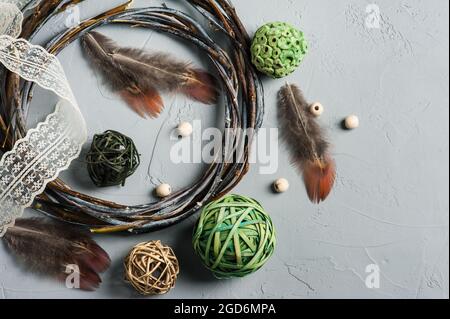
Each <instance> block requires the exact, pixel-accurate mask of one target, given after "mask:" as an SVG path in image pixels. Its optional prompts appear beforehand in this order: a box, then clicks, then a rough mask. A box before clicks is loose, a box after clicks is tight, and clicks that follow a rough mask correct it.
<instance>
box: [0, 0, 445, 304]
mask: <svg viewBox="0 0 450 319" xmlns="http://www.w3.org/2000/svg"><path fill="white" fill-rule="evenodd" d="M88 2H89V3H88V4H84V5H82V7H81V14H82V16H89V15H92V14H93V13H95V12H97V11H99V10H101V7H102V8H103V7H107V6H109V5H112V4H113V3H117V2H120V1H117V0H115V1H105V0H102V1H100V0H97V1H88ZM375 2H376V4H377V5H378V6H379V7H380V10H381V11H380V12H381V25H380V28H379V29H370V28H367V26H366V24H365V19H366V16H367V14H366V6H367V5H368V4H370V3H372V2H371V1H362V0H341V1H333V0H320V1H317V0H314V1H313V0H301V1H300V0H298V1H294V0H278V1H266V0H264V1H261V0H245V1H244V0H235V1H234V3H235V5H236V7H237V9H238V12H239V14H240V16H241V17H242V20H243V21H244V23H245V25H246V27H247V29H248V30H249V32H250V33H253V32H255V31H256V29H257V28H258V26H260V25H261V24H263V23H265V22H270V21H276V20H281V21H288V22H291V23H293V24H295V25H297V26H298V27H299V28H301V29H302V30H303V31H304V32H305V33H306V35H307V38H308V40H309V43H310V47H311V49H310V52H309V54H308V56H307V58H306V59H305V61H304V62H303V64H302V66H301V67H300V68H299V70H298V71H297V72H296V73H295V74H293V75H292V76H290V77H289V78H288V79H287V80H288V81H289V82H291V83H297V84H298V85H299V86H300V87H302V88H303V90H304V91H305V94H306V96H307V97H308V98H309V99H310V100H311V101H315V100H318V101H321V102H322V103H323V104H324V106H325V108H326V112H325V114H324V115H323V116H322V117H321V119H320V121H321V122H322V123H323V124H324V125H325V126H327V127H328V128H329V133H330V136H331V139H332V142H333V145H334V149H333V153H334V156H335V158H336V161H337V167H338V180H337V185H336V187H335V190H334V192H333V193H332V195H331V196H330V198H329V199H328V200H327V201H326V202H325V203H323V204H321V205H319V206H314V205H312V204H310V202H309V201H308V200H307V197H306V194H305V190H304V186H303V183H302V180H301V178H300V177H299V176H298V175H297V173H296V172H295V170H294V169H293V168H292V167H291V166H290V164H289V159H288V156H287V153H286V152H285V150H284V147H283V146H280V152H279V168H278V171H277V172H276V173H275V174H273V175H261V174H259V166H258V165H257V164H256V165H253V167H252V170H251V172H250V173H249V175H248V176H247V178H246V179H245V180H244V181H243V182H242V183H241V184H240V185H239V186H238V187H237V188H236V189H235V190H234V192H236V193H240V194H244V195H248V196H252V197H254V198H257V199H258V200H260V201H261V202H262V204H263V205H264V206H265V208H266V209H267V211H268V212H269V213H270V214H271V216H272V218H273V220H274V223H275V225H276V228H277V230H278V243H279V244H278V247H277V250H276V253H275V255H274V257H273V258H272V259H271V260H270V261H269V263H268V264H267V265H266V266H265V267H264V268H263V269H262V270H261V271H259V272H258V273H256V274H254V275H252V276H249V277H247V278H244V279H238V280H228V281H219V280H216V279H214V277H213V276H212V275H211V274H210V273H209V272H208V271H207V270H205V269H204V268H203V267H202V265H201V264H200V262H199V260H198V258H197V257H196V256H195V255H194V254H193V252H192V249H191V246H190V241H191V234H192V226H193V223H194V221H195V218H191V219H190V220H188V221H185V222H183V223H182V224H180V225H177V226H175V227H172V228H170V229H166V230H164V231H160V232H156V233H151V234H146V235H141V236H134V237H132V236H126V235H116V236H100V237H96V239H97V240H98V242H99V243H100V244H101V245H102V246H103V247H104V248H105V249H106V250H107V251H108V253H109V254H110V256H111V258H112V260H113V265H112V267H111V269H110V270H109V271H108V272H107V273H105V274H104V275H103V281H104V283H103V285H102V286H101V288H100V289H99V290H98V291H96V292H94V293H86V292H81V291H76V290H70V289H66V288H63V287H61V286H60V285H58V284H57V283H54V282H52V281H51V280H47V279H44V278H39V277H36V276H34V275H33V274H30V273H26V272H24V271H22V270H21V269H19V268H18V267H17V266H16V264H15V263H14V260H13V259H12V258H11V257H10V256H9V255H8V253H7V252H6V251H5V250H4V247H3V246H2V245H0V298H135V297H139V296H138V295H137V294H136V293H135V292H134V291H133V290H132V289H131V288H129V287H128V286H127V285H126V284H124V283H123V281H122V277H123V276H122V272H123V270H122V260H123V258H124V257H125V255H126V254H127V252H128V251H129V249H130V248H131V247H132V246H133V245H135V244H137V243H139V242H143V241H148V240H153V239H160V240H162V241H163V242H164V243H166V244H168V245H171V246H172V247H173V248H174V250H175V252H176V254H177V255H178V257H179V260H180V263H181V274H180V277H179V280H178V282H177V286H176V288H175V289H174V290H173V291H172V292H171V293H170V294H168V295H166V296H164V297H160V298H334V297H339V298H448V297H449V246H448V243H449V199H448V192H449V183H448V181H449V170H448V163H449V157H448V156H449V145H448V136H449V122H448V117H449V73H448V72H449V65H448V63H449V62H448V61H449V33H448V32H449V31H448V30H449V17H448V12H449V3H448V1H446V0H433V1H422V0H400V1H388V0H378V1H375ZM158 3H160V1H145V0H141V1H136V6H146V5H157V4H158ZM166 3H167V4H168V5H170V6H173V5H176V6H181V7H182V6H183V5H182V2H181V1H172V0H167V1H166ZM180 3H181V4H180ZM57 25H58V23H56V22H55V23H54V24H52V26H51V27H49V28H46V30H43V33H42V34H41V36H40V37H39V39H37V42H39V41H43V40H45V39H47V38H48V36H49V35H50V34H52V33H54V32H55V30H57ZM101 31H102V32H105V33H106V34H108V35H110V36H111V37H113V38H114V39H115V40H117V41H119V42H120V43H121V44H123V45H131V46H137V47H145V48H148V49H155V48H156V49H160V50H164V51H169V52H174V53H175V54H177V55H178V56H180V57H182V58H187V59H192V60H193V61H194V62H196V63H199V62H200V61H203V60H205V59H204V58H203V59H202V57H201V56H199V55H198V54H197V53H198V52H196V51H195V50H193V49H192V48H191V47H190V46H189V45H187V44H185V43H182V42H179V41H175V40H174V39H171V38H168V37H166V36H163V35H160V34H157V33H153V32H149V31H148V30H138V29H134V30H133V31H130V29H127V28H124V27H104V28H102V29H101ZM60 57H61V61H62V63H63V65H64V67H65V69H66V73H67V75H68V78H69V80H70V82H71V84H72V87H73V89H74V92H75V95H76V96H77V98H78V101H79V104H80V106H81V108H82V111H83V113H84V114H85V115H86V119H87V122H88V125H89V132H90V134H91V136H92V135H93V134H95V133H98V132H101V131H104V130H106V129H116V130H119V131H122V132H124V133H126V134H128V135H130V136H131V137H132V138H134V139H135V141H136V143H137V145H138V148H139V150H140V152H141V153H142V154H143V158H142V164H141V167H140V168H139V170H138V172H137V173H136V174H135V175H134V176H133V177H132V178H131V179H130V180H129V181H128V183H127V185H126V187H124V188H110V189H101V190H99V189H96V188H94V187H93V186H92V184H91V183H90V182H89V178H88V176H87V173H86V170H85V166H84V164H83V163H82V161H81V160H79V161H77V162H76V163H75V164H74V165H73V166H72V167H71V169H70V170H69V171H67V172H65V173H64V175H63V178H64V180H65V181H67V182H68V183H69V184H70V185H72V186H73V187H74V188H75V189H77V190H81V191H84V192H88V193H90V194H92V195H96V196H100V197H102V198H105V199H113V200H116V201H118V202H121V203H129V204H133V203H142V202H148V201H151V200H152V195H151V192H152V190H153V187H154V185H156V184H158V183H159V182H160V181H166V182H168V183H170V184H171V185H172V186H173V187H174V188H180V187H184V186H187V185H189V184H190V183H192V182H193V181H194V180H195V178H197V177H198V176H199V174H200V173H201V171H202V169H204V165H200V164H198V165H197V164H192V165H178V166H176V165H174V164H172V163H171V162H170V159H169V150H170V147H171V145H172V144H173V142H172V141H170V139H169V136H170V134H171V132H172V131H173V128H174V127H175V126H176V124H177V123H178V122H179V121H180V120H190V121H191V120H194V119H201V120H202V126H203V127H209V126H217V127H221V125H222V124H221V123H222V122H223V121H222V120H221V116H222V113H223V107H221V106H217V107H216V106H214V107H208V106H203V105H197V104H195V103H191V102H190V101H187V100H185V99H184V98H183V97H179V96H165V102H166V106H167V107H166V110H165V111H164V113H163V114H162V115H161V117H160V118H159V119H156V120H141V119H140V118H138V117H137V116H135V115H134V113H132V112H131V111H129V110H128V109H127V108H126V107H124V104H123V102H122V101H120V100H119V99H118V98H117V97H115V96H114V95H113V94H111V93H110V92H109V91H108V90H107V89H106V88H105V87H103V86H102V84H101V81H100V80H99V79H98V78H97V77H96V76H95V75H94V74H93V72H92V71H91V70H90V69H89V68H88V65H87V63H86V61H85V60H84V59H83V57H82V55H81V51H80V47H79V44H78V43H74V44H73V45H71V46H70V47H69V48H67V49H66V50H65V51H64V52H63V53H62V54H61V56H60ZM204 66H205V67H208V66H207V65H204ZM264 82H265V90H266V93H265V94H266V104H267V112H266V116H265V122H264V126H265V127H267V128H273V127H277V120H276V104H275V97H276V92H277V90H278V89H279V87H280V86H281V85H282V84H283V83H284V81H283V80H276V81H275V80H268V79H265V80H264ZM53 101H54V97H52V96H51V95H50V94H48V93H47V92H42V91H38V92H36V95H35V98H34V100H33V111H32V114H31V115H30V119H29V121H30V126H32V125H34V124H35V123H37V122H36V121H37V120H38V119H42V118H43V117H44V116H45V115H46V114H47V113H49V112H50V111H52V107H53V105H54V104H53ZM352 113H355V114H357V115H358V116H359V117H360V119H361V127H360V128H359V129H358V130H355V131H352V132H348V131H344V130H342V129H341V128H340V121H341V120H342V119H343V118H344V117H345V116H347V115H349V114H352ZM278 177H287V178H289V180H290V182H291V189H290V190H289V192H288V193H286V194H283V195H275V194H273V193H271V192H270V184H271V183H272V182H273V180H275V179H276V178H278ZM27 214H33V213H32V212H31V211H30V212H27ZM369 264H377V265H379V267H380V269H381V287H380V289H368V288H367V287H366V285H365V278H366V276H367V274H366V273H365V269H366V266H367V265H369Z"/></svg>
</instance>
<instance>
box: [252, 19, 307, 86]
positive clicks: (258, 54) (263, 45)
mask: <svg viewBox="0 0 450 319" xmlns="http://www.w3.org/2000/svg"><path fill="white" fill-rule="evenodd" d="M251 52H252V62H253V64H254V65H255V66H256V68H257V69H258V70H259V71H260V72H262V73H264V74H267V75H268V76H271V77H273V78H282V77H285V76H287V75H289V74H291V73H292V72H294V71H295V70H296V69H297V67H298V66H299V65H300V63H301V62H302V60H303V58H304V57H305V55H306V53H307V52H308V43H307V42H306V39H305V37H304V34H303V32H302V31H300V30H297V29H296V28H294V27H293V26H292V25H290V24H288V23H284V22H275V23H268V24H265V25H264V26H262V27H261V28H259V29H258V31H256V34H255V37H254V39H253V43H252V47H251Z"/></svg>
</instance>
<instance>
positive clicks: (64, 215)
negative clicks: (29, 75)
mask: <svg viewBox="0 0 450 319" xmlns="http://www.w3.org/2000/svg"><path fill="white" fill-rule="evenodd" d="M81 1H83V0H49V1H39V0H36V1H32V2H31V3H30V4H29V5H28V7H29V8H30V10H31V12H32V14H31V15H29V16H28V17H27V18H26V19H25V20H24V24H23V31H22V34H21V37H22V38H24V39H27V40H30V41H31V40H32V39H33V37H34V35H35V34H36V33H37V32H38V31H39V30H40V29H41V28H42V27H43V26H44V25H45V24H46V23H48V21H49V20H50V19H51V18H52V17H53V16H55V15H57V14H58V13H60V12H62V11H64V10H65V9H66V8H67V7H68V6H70V5H74V4H77V3H79V2H81ZM131 2H132V1H128V2H127V3H126V4H124V5H121V6H119V7H117V8H114V9H112V10H109V11H107V12H105V13H103V14H101V15H99V16H97V17H95V18H91V19H88V20H85V21H83V22H81V24H79V25H78V26H76V27H75V28H72V29H69V30H67V31H65V32H63V33H62V34H59V35H58V36H56V37H55V38H53V39H52V40H51V41H50V42H49V43H48V44H47V45H46V49H47V50H48V51H49V52H50V53H52V54H55V55H57V54H58V53H60V52H61V51H62V50H63V49H64V48H65V47H67V46H68V45H69V44H70V43H72V42H74V41H75V40H77V39H78V38H80V37H81V36H83V35H84V34H85V33H87V32H89V31H91V30H93V29H95V28H97V27H100V26H103V25H107V24H120V25H127V26H130V27H140V28H147V29H152V30H155V31H158V32H162V33H167V34H170V35H174V36H176V37H178V38H180V39H184V40H186V41H188V42H190V43H191V44H192V45H194V46H196V47H198V48H200V49H201V50H202V51H203V52H204V53H205V54H206V55H208V56H209V58H210V59H211V61H212V62H213V65H214V66H215V68H216V71H217V74H218V76H219V79H220V81H221V84H222V87H223V91H224V95H225V99H226V103H225V104H226V108H225V129H226V130H227V133H230V132H231V134H227V135H226V138H224V140H223V142H222V144H223V150H225V149H227V147H228V148H229V147H230V146H231V147H232V151H231V152H226V151H223V152H222V154H221V156H220V158H217V159H216V160H215V161H214V162H213V163H212V164H211V165H210V166H209V168H208V169H207V171H206V172H205V173H204V175H203V176H202V177H201V178H200V180H198V181H197V182H195V183H194V184H193V185H192V186H191V187H188V188H186V189H183V190H180V191H178V192H176V193H173V194H172V195H170V196H169V197H167V198H165V199H164V200H162V201H158V202H155V203H150V204H142V205H137V206H126V205H122V204H118V203H114V202H110V201H105V200H102V199H98V198H94V197H91V196H89V195H86V194H82V193H79V192H76V191H74V190H72V189H71V188H70V187H69V186H68V185H67V184H65V183H64V182H63V181H62V180H61V179H58V180H56V181H55V182H53V183H51V184H49V185H48V186H47V188H46V190H45V192H44V193H43V194H42V195H40V196H39V197H38V198H37V199H36V201H35V204H34V205H33V208H34V209H36V210H37V211H39V212H42V213H44V214H46V215H48V216H51V217H53V218H56V219H59V220H62V221H65V222H69V223H72V224H76V225H82V226H86V227H89V228H90V229H91V230H92V231H93V232H99V233H108V232H116V231H126V230H128V231H130V232H133V233H142V232H150V231H154V230H158V229H161V228H165V227H168V226H171V225H173V224H176V223H178V222H180V221H181V220H183V219H185V218H187V217H189V216H191V215H192V214H193V213H195V212H196V211H197V210H198V209H199V208H200V207H202V206H203V205H205V204H206V203H208V202H209V201H211V200H213V199H216V198H219V197H222V196H223V195H225V194H226V193H228V192H229V191H230V190H231V189H232V188H234V187H235V186H236V185H237V184H238V183H239V182H240V180H241V179H242V178H243V177H244V175H245V174H246V173H247V171H248V168H249V152H250V147H251V144H252V140H253V137H254V134H253V133H255V132H256V131H257V130H258V129H259V128H260V127H261V125H262V119H263V114H264V99H263V88H262V85H261V83H260V81H259V79H258V75H257V73H256V71H255V70H254V68H253V66H252V64H251V61H250V59H249V56H250V54H249V52H250V38H249V36H248V34H247V31H246V30H245V28H244V26H243V24H242V22H241V20H240V19H239V17H238V15H237V13H236V10H235V9H234V7H233V5H232V4H231V2H230V1H229V0H185V1H184V2H185V3H186V4H188V5H190V6H191V7H193V8H194V9H196V10H197V11H198V12H199V13H201V15H202V16H203V18H204V19H206V21H207V22H208V24H209V28H208V30H206V28H204V27H203V26H202V25H201V24H200V23H199V22H198V21H196V20H195V19H194V18H192V17H191V16H189V15H187V14H186V13H183V12H181V11H178V10H174V9H170V8H168V7H166V6H163V7H149V8H143V9H129V5H130V3H131ZM217 32H220V33H222V34H224V35H225V36H226V37H227V38H228V40H229V41H228V42H229V43H228V44H227V45H226V46H221V45H219V44H217V43H216V42H215V41H214V40H213V38H214V37H213V36H212V35H213V34H214V33H217ZM0 81H1V83H2V86H1V90H2V97H3V101H2V102H3V105H4V106H5V108H4V109H2V112H1V114H0V141H1V142H3V145H0V146H1V151H2V152H6V151H8V150H10V149H11V148H12V146H13V145H14V143H15V141H17V140H18V139H20V138H21V137H23V136H24V135H25V134H26V131H27V129H26V124H25V120H24V119H25V118H26V114H27V112H28V110H29V107H30V103H31V100H32V96H33V90H34V84H33V83H32V82H28V81H24V80H21V79H20V78H19V77H18V76H17V75H16V74H14V73H11V72H7V71H5V70H4V71H3V72H2V73H1V74H0ZM243 132H244V133H247V134H243ZM249 132H250V133H249ZM252 132H253V133H252ZM239 145H243V146H244V152H240V151H239V150H238V146H239ZM230 159H234V161H230Z"/></svg>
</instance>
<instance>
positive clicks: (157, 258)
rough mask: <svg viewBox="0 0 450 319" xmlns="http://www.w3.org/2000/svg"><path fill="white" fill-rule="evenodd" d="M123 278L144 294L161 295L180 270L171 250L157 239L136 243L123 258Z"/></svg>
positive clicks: (169, 288)
mask: <svg viewBox="0 0 450 319" xmlns="http://www.w3.org/2000/svg"><path fill="white" fill-rule="evenodd" d="M124 267H125V280H126V281H127V282H129V283H130V284H131V285H132V286H133V287H134V288H135V289H136V291H138V292H139V293H140V294H142V295H144V296H152V295H163V294H166V293H168V292H169V291H170V290H171V289H172V288H173V287H175V282H176V280H177V276H178V274H179V272H180V266H179V263H178V259H177V257H176V256H175V254H174V252H173V250H172V249H171V248H170V247H168V246H164V245H163V244H161V242H160V241H159V240H158V241H150V242H147V243H141V244H138V245H136V246H135V247H134V248H133V249H132V250H131V251H130V253H129V254H128V256H127V257H126V258H125V261H124Z"/></svg>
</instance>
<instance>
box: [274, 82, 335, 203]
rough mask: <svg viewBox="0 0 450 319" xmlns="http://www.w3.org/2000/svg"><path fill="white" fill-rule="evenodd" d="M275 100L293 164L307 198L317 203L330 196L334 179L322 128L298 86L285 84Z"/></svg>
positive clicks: (333, 168) (333, 167)
mask: <svg viewBox="0 0 450 319" xmlns="http://www.w3.org/2000/svg"><path fill="white" fill-rule="evenodd" d="M278 99H279V100H278V117H279V120H280V124H281V131H282V138H283V139H284V141H285V142H286V144H287V145H288V146H289V148H290V151H291V157H292V162H293V164H294V165H295V166H296V167H297V168H298V169H299V170H300V171H301V172H302V173H303V180H304V182H305V186H306V190H307V193H308V197H309V198H310V200H311V201H312V202H314V203H320V202H321V201H324V200H325V199H326V198H327V197H328V195H329V194H330V192H331V189H332V188H333V185H334V181H335V178H336V165H335V162H334V160H333V159H332V158H331V156H330V155H329V150H328V148H329V144H328V142H327V141H326V139H325V137H324V135H325V134H324V132H323V129H322V128H321V127H320V126H319V124H318V123H317V121H316V118H315V117H314V115H313V114H311V113H310V111H309V104H308V103H307V102H306V100H305V98H304V96H303V94H302V92H301V90H300V89H299V88H298V87H297V86H295V85H289V84H286V85H285V86H284V87H283V88H281V90H280V92H279V96H278Z"/></svg>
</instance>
